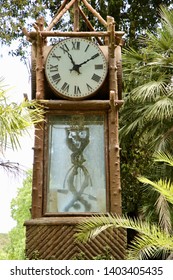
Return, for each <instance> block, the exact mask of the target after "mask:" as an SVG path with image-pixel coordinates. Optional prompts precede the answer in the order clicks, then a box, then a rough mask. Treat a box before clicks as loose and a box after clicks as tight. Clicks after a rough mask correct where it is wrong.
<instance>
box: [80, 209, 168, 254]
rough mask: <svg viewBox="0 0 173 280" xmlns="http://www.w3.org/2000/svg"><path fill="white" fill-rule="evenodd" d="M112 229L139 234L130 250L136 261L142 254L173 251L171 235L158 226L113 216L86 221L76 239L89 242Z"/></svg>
mask: <svg viewBox="0 0 173 280" xmlns="http://www.w3.org/2000/svg"><path fill="white" fill-rule="evenodd" d="M110 227H111V228H115V229H117V228H125V229H133V230H135V231H137V232H138V233H139V235H138V236H137V237H136V238H135V240H134V242H133V244H132V246H131V248H130V255H131V256H133V257H134V256H135V259H137V258H138V259H139V257H140V255H141V254H144V255H145V256H148V255H152V254H153V253H154V252H155V251H157V250H158V248H159V250H160V248H161V249H162V250H164V251H165V252H167V251H172V250H173V239H172V237H171V235H170V234H168V233H165V232H164V231H162V230H161V229H160V228H159V227H158V226H156V225H154V224H150V223H148V222H143V221H141V220H132V219H128V218H127V217H119V216H116V215H111V214H108V215H102V216H93V217H92V218H88V219H85V220H84V221H83V222H82V223H80V224H79V225H78V226H77V233H76V238H77V240H78V241H82V242H87V241H88V240H90V239H91V238H94V237H96V236H97V235H98V234H99V233H100V232H102V231H103V230H105V229H107V228H110Z"/></svg>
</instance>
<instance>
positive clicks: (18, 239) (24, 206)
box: [0, 171, 32, 260]
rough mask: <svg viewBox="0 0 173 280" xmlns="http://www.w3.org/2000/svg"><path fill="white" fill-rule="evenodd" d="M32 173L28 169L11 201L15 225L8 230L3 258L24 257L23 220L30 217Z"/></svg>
mask: <svg viewBox="0 0 173 280" xmlns="http://www.w3.org/2000/svg"><path fill="white" fill-rule="evenodd" d="M31 185H32V173H31V171H28V172H27V174H26V178H25V180H24V181H23V186H22V187H21V188H20V189H18V193H17V196H16V198H14V199H13V200H12V202H11V215H12V218H13V219H14V220H15V221H16V226H15V227H14V228H13V229H12V230H11V231H10V232H9V235H8V238H9V244H8V245H7V246H6V248H5V253H4V256H3V257H5V259H9V260H23V259H25V227H24V222H25V221H26V220H28V219H30V216H31V215H30V207H31ZM0 257H1V259H2V256H0Z"/></svg>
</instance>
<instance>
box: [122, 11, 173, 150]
mask: <svg viewBox="0 0 173 280" xmlns="http://www.w3.org/2000/svg"><path fill="white" fill-rule="evenodd" d="M161 16H162V19H161V24H162V25H161V28H159V29H158V30H157V35H153V34H152V33H151V32H149V31H148V32H147V37H144V38H143V41H142V42H143V45H144V46H143V47H142V48H141V49H140V50H139V51H138V52H136V51H135V50H134V49H132V48H130V49H127V50H125V51H124V68H125V71H124V80H125V89H126V96H125V105H124V107H123V109H122V111H121V129H120V135H121V137H123V141H130V139H132V138H134V137H136V139H138V142H139V143H142V144H147V146H148V147H150V148H151V149H152V150H153V149H158V150H160V149H161V150H163V151H165V150H166V149H169V150H170V151H171V150H172V148H171V147H172V140H173V139H172V118H173V115H172V112H173V110H172V108H173V87H172V75H173V71H172V63H173V56H172V49H173V39H172V38H173V37H172V32H173V11H169V10H167V9H166V8H164V7H162V8H161Z"/></svg>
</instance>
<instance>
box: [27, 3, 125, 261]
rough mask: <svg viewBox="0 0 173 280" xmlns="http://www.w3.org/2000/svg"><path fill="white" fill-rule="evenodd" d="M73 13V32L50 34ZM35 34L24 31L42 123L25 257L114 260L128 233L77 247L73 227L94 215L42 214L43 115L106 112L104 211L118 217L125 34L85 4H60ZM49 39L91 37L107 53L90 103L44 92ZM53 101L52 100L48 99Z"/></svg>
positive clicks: (44, 168)
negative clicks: (107, 251)
mask: <svg viewBox="0 0 173 280" xmlns="http://www.w3.org/2000/svg"><path fill="white" fill-rule="evenodd" d="M81 3H82V4H83V5H84V6H85V7H86V8H87V9H88V10H89V12H91V13H92V14H93V16H94V17H96V18H97V19H98V20H99V22H100V23H101V24H102V25H103V26H104V28H105V31H96V30H95V28H94V27H93V26H92V24H91V23H90V21H89V20H88V18H87V16H86V14H85V13H84V11H83V9H82V7H81V6H80V4H81ZM71 8H73V13H72V14H73V15H74V20H73V31H70V32H69V31H67V32H61V31H58V30H52V29H53V28H54V27H55V26H56V24H57V23H58V22H59V21H60V19H61V18H62V17H63V16H64V14H65V13H66V12H67V11H68V10H69V9H71ZM80 16H81V17H82V19H83V20H84V21H85V23H86V26H87V28H88V29H89V31H80V24H79V21H80ZM34 28H35V31H31V32H28V31H27V30H26V29H25V28H23V32H24V34H25V35H26V37H27V40H29V41H30V42H32V50H33V60H34V68H35V70H34V75H35V77H34V75H33V91H34V94H33V96H34V98H36V99H37V100H38V102H39V103H41V104H42V105H43V107H44V108H45V122H42V123H41V124H39V125H37V126H36V128H35V144H34V165H33V188H32V209H31V214H32V219H31V220H29V221H26V222H25V226H26V253H27V256H28V258H29V259H31V258H32V257H33V254H34V251H39V254H40V258H42V259H72V258H74V257H75V256H76V255H77V254H79V253H80V251H82V252H84V254H85V256H86V259H91V258H93V257H95V256H96V255H97V254H101V253H102V252H103V248H104V247H105V246H107V245H108V246H109V247H110V248H111V254H112V255H113V256H114V258H115V259H123V256H124V254H125V247H126V232H125V231H123V230H117V231H115V232H114V234H113V237H112V233H111V232H110V231H106V232H105V233H103V234H101V235H100V236H99V237H98V238H97V239H96V241H94V242H91V243H90V244H86V245H80V244H78V243H76V241H75V238H74V235H75V232H76V229H75V228H76V224H78V223H79V222H80V221H81V220H82V219H83V218H84V217H85V218H86V217H88V216H89V217H90V216H91V215H92V213H89V212H84V213H76V214H75V213H54V212H53V213H50V214H48V213H46V210H45V209H46V203H47V189H46V188H47V181H48V177H47V175H46V174H47V172H48V165H49V163H48V157H47V154H48V148H47V142H48V138H49V132H48V124H47V123H46V121H47V118H46V116H47V115H53V116H56V115H57V114H61V115H62V114H68V115H69V114H72V115H73V114H79V115H80V114H81V113H83V114H85V113H88V112H89V113H90V114H92V113H96V114H100V112H102V113H104V115H105V116H106V117H107V122H106V124H105V134H106V135H105V139H106V141H105V143H106V144H105V145H106V148H105V153H106V157H105V162H106V163H105V164H106V166H107V167H106V185H107V188H106V203H107V204H106V205H107V212H110V213H116V214H120V215H121V182H120V181H121V180H120V153H119V151H120V148H119V139H118V125H119V124H118V118H119V116H118V114H119V108H120V106H121V105H122V104H123V100H122V67H121V46H122V36H123V34H124V32H122V31H115V21H114V19H113V18H112V17H110V16H108V17H107V21H106V20H104V19H103V18H102V17H101V16H100V14H99V13H98V12H97V11H96V10H95V9H93V7H92V6H91V5H90V4H89V3H88V1H86V0H81V1H80V0H70V1H68V0H64V1H63V3H62V5H61V7H60V8H59V10H58V11H57V13H56V14H55V16H54V18H53V19H52V20H51V22H50V23H49V24H48V26H47V28H46V29H44V20H43V18H40V19H39V20H37V22H36V23H35V24H34ZM49 37H54V38H61V37H63V38H66V37H84V38H88V39H89V38H94V39H95V41H97V44H99V45H100V48H102V49H103V50H104V52H105V53H106V57H107V60H108V68H109V69H108V75H107V78H106V81H105V83H104V84H103V85H102V88H100V89H99V92H98V93H97V94H96V95H95V97H94V96H92V97H90V98H89V99H88V100H82V101H74V100H72V101H69V100H64V99H62V98H61V97H60V98H59V99H58V98H57V97H56V98H54V96H53V94H52V91H51V89H50V88H49V87H48V85H47V82H46V79H45V73H44V65H45V59H46V56H47V53H48V50H49V49H50V46H47V42H46V39H47V38H49ZM52 96H53V97H52Z"/></svg>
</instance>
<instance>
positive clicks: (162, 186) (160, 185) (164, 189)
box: [138, 176, 173, 204]
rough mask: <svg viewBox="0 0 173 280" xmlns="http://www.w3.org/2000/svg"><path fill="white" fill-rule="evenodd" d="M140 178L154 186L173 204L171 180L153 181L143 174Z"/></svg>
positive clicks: (172, 184)
mask: <svg viewBox="0 0 173 280" xmlns="http://www.w3.org/2000/svg"><path fill="white" fill-rule="evenodd" d="M138 180H139V181H140V182H141V183H143V184H145V185H150V186H151V187H153V188H154V190H155V191H157V192H158V193H159V194H161V195H162V196H164V197H165V199H166V200H167V201H168V202H170V203H171V204H173V183H172V182H171V181H170V180H162V179H160V180H159V181H157V182H153V181H151V180H149V179H147V178H145V177H142V176H141V177H138Z"/></svg>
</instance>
